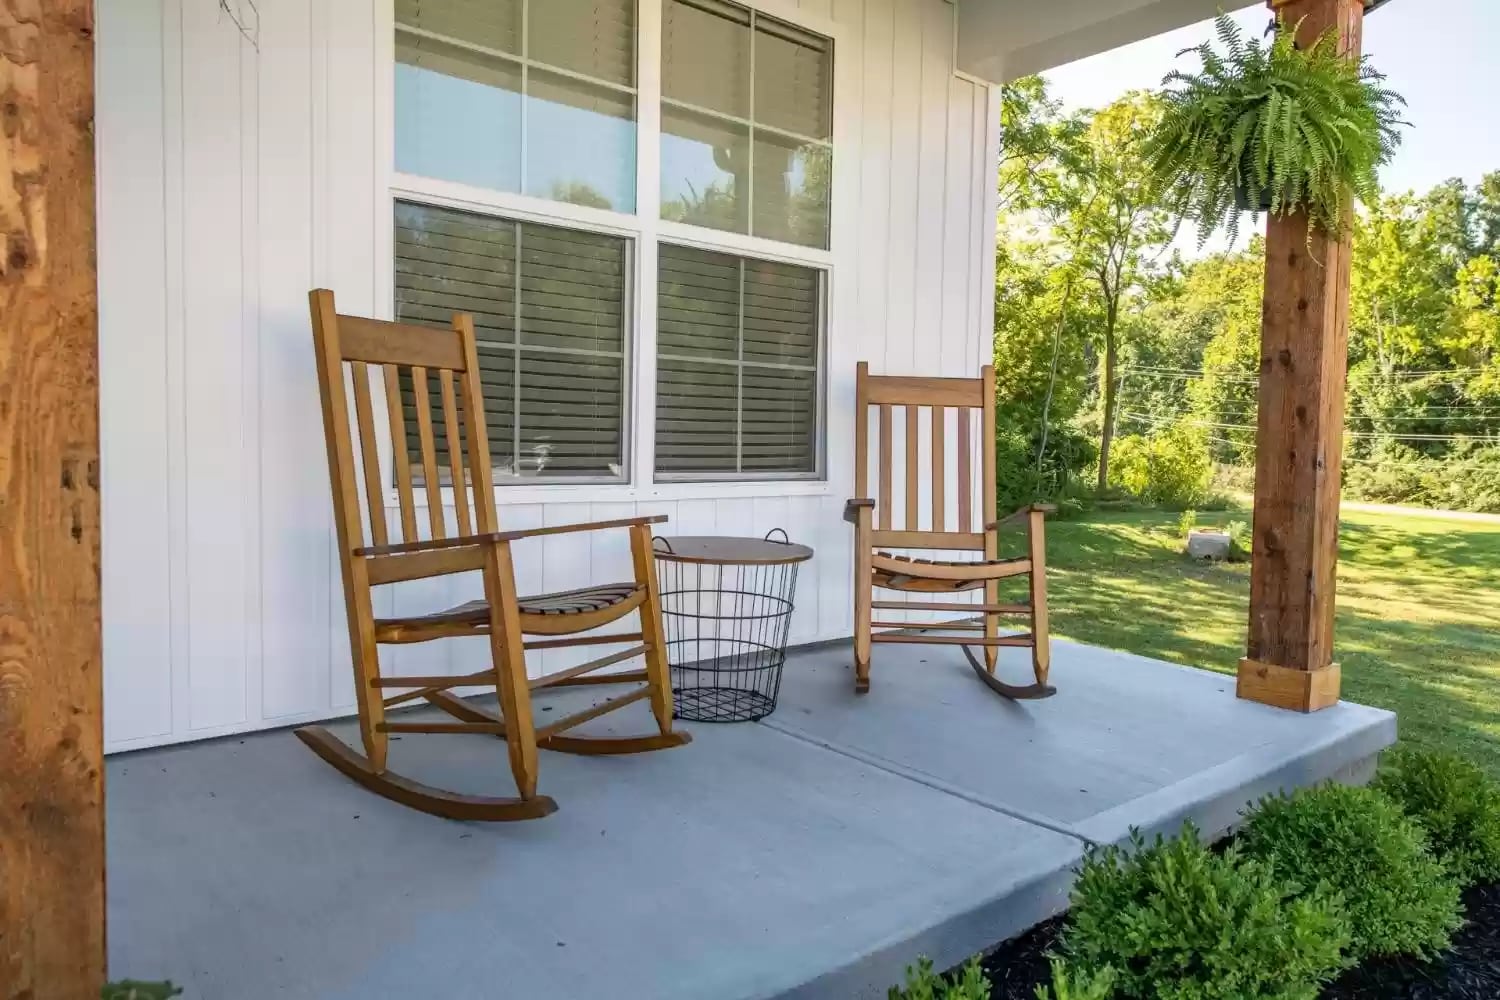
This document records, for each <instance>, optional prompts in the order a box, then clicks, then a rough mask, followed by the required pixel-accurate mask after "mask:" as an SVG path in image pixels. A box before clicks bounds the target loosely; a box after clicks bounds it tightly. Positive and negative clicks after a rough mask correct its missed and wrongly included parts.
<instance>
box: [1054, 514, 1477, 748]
mask: <svg viewBox="0 0 1500 1000" xmlns="http://www.w3.org/2000/svg"><path fill="white" fill-rule="evenodd" d="M1236 519H1238V520H1248V519H1249V515H1248V513H1244V512H1240V513H1229V514H1200V515H1199V518H1198V523H1199V526H1200V527H1208V526H1210V525H1224V524H1227V523H1228V522H1229V521H1231V520H1236ZM1177 521H1178V516H1177V515H1176V514H1158V513H1099V514H1091V515H1088V520H1086V521H1064V522H1056V523H1052V524H1049V526H1048V539H1047V543H1048V544H1047V549H1048V552H1047V558H1048V563H1049V581H1048V583H1049V591H1050V594H1051V600H1050V601H1049V603H1050V605H1051V607H1052V625H1053V629H1054V630H1055V631H1056V633H1057V634H1059V635H1062V636H1066V637H1067V638H1070V639H1076V640H1078V641H1080V642H1087V643H1092V644H1094V645H1099V646H1109V647H1113V648H1116V649H1126V650H1131V651H1132V652H1136V653H1141V654H1144V655H1147V656H1152V657H1156V658H1158V659H1163V660H1171V661H1174V662H1177V663H1187V664H1192V665H1194V666H1200V667H1206V668H1208V669H1211V670H1219V671H1223V672H1225V673H1233V672H1234V669H1235V664H1236V663H1237V662H1238V660H1239V657H1240V656H1242V655H1243V654H1244V643H1245V614H1246V603H1247V600H1248V593H1249V567H1248V566H1245V565H1233V566H1231V565H1202V564H1197V563H1194V562H1192V561H1190V560H1188V559H1186V558H1185V557H1183V556H1181V555H1180V554H1179V549H1180V548H1181V540H1180V537H1179V533H1178V527H1177ZM1335 646H1336V656H1337V659H1338V660H1339V662H1340V663H1342V664H1343V694H1344V697H1346V698H1348V699H1350V700H1352V701H1358V702H1363V703H1365V704H1368V705H1378V706H1381V707H1383V708H1389V709H1393V710H1395V711H1396V712H1397V713H1398V715H1399V725H1400V730H1401V737H1402V739H1403V740H1405V741H1407V742H1410V743H1417V744H1423V745H1426V746H1434V747H1444V748H1447V749H1449V750H1453V751H1456V752H1459V753H1462V754H1464V755H1465V756H1467V757H1469V758H1471V759H1472V760H1475V761H1477V762H1478V763H1480V764H1481V765H1482V766H1484V767H1485V768H1486V769H1488V770H1489V771H1490V773H1492V774H1495V775H1496V776H1500V525H1496V524H1477V523H1468V522H1462V521H1444V520H1438V519H1431V518H1414V517H1394V516H1390V515H1385V514H1349V515H1348V516H1346V517H1345V518H1344V522H1343V532H1342V542H1341V545H1340V550H1339V594H1338V622H1337V629H1336V633H1335Z"/></svg>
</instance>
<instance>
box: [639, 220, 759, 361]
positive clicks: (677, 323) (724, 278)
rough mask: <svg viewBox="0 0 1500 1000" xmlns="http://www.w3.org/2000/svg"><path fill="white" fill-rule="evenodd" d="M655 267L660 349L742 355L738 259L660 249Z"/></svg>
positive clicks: (730, 356) (705, 354) (665, 246)
mask: <svg viewBox="0 0 1500 1000" xmlns="http://www.w3.org/2000/svg"><path fill="white" fill-rule="evenodd" d="M657 267H658V285H659V293H658V298H657V302H656V314H657V333H656V344H657V350H658V351H659V352H660V353H662V354H675V355H685V356H688V357H698V358H721V359H730V360H732V359H734V358H735V357H736V356H737V355H738V353H739V325H740V319H739V294H740V260H739V258H738V257H731V256H729V255H727V254H721V253H709V252H707V251H705V250H692V249H689V248H687V247H675V246H671V245H670V244H662V245H661V253H660V257H659V263H658V265H657Z"/></svg>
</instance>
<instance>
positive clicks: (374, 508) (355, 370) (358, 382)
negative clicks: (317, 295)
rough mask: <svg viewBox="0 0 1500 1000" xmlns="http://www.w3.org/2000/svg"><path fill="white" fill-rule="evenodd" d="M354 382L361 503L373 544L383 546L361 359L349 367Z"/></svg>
mask: <svg viewBox="0 0 1500 1000" xmlns="http://www.w3.org/2000/svg"><path fill="white" fill-rule="evenodd" d="M349 368H350V382H352V383H353V384H354V415H355V419H356V420H357V421H358V422H359V440H360V446H359V457H360V460H361V464H362V465H363V466H364V473H365V503H366V510H367V511H368V513H369V517H370V534H371V536H372V537H373V538H374V540H375V544H376V545H385V544H386V543H387V542H388V541H389V540H390V536H389V535H388V533H387V532H386V530H385V490H383V489H382V488H381V486H380V456H379V455H378V454H377V453H376V451H375V444H374V442H375V411H374V408H373V407H372V406H371V405H370V367H369V365H367V364H365V363H364V362H363V361H356V362H354V363H353V364H351V365H350V366H349Z"/></svg>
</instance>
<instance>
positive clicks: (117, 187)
mask: <svg viewBox="0 0 1500 1000" xmlns="http://www.w3.org/2000/svg"><path fill="white" fill-rule="evenodd" d="M140 11H141V13H140V14H139V15H138V16H130V12H129V11H128V10H127V8H126V7H125V6H124V5H123V4H120V3H105V4H102V5H101V6H100V8H99V12H98V25H97V29H98V33H99V37H100V39H101V43H100V45H99V52H98V68H97V72H98V89H99V91H100V92H101V93H106V94H114V95H116V96H117V99H116V100H113V101H106V102H101V104H102V107H101V109H100V110H101V113H100V114H99V115H98V117H97V120H96V137H97V143H98V147H97V151H96V156H97V159H98V166H97V170H98V213H99V228H100V231H101V232H103V231H120V232H130V233H132V234H133V236H134V240H135V254H134V255H133V256H132V257H131V258H128V259H127V258H125V257H122V256H120V255H114V254H105V255H102V256H101V257H100V260H99V375H100V379H99V381H100V387H99V388H100V407H101V410H102V411H103V412H105V413H109V414H111V415H112V416H113V417H114V419H111V420H105V421H102V422H101V424H100V469H101V476H102V477H103V479H104V480H106V481H108V483H109V485H110V495H109V498H108V499H109V500H110V501H111V502H107V503H105V504H104V505H103V525H102V528H103V531H102V536H103V537H102V545H103V551H102V556H101V558H102V565H103V574H102V577H103V578H102V586H103V608H104V622H103V626H104V645H105V647H106V648H108V649H109V650H111V652H112V654H113V655H112V656H111V657H109V658H107V659H106V660H105V664H104V666H105V671H104V687H105V706H106V708H105V717H104V721H105V739H106V740H107V741H108V742H109V743H111V744H115V743H129V742H131V741H139V740H150V739H153V738H156V737H161V736H169V735H170V734H171V731H172V633H171V625H172V618H171V615H170V614H166V615H163V614H161V613H160V609H161V606H162V604H163V598H164V597H165V596H166V595H168V594H170V592H171V566H170V562H169V558H170V553H171V551H172V547H171V521H170V514H169V509H170V506H171V502H170V498H169V489H170V486H169V484H170V482H171V464H170V459H169V455H168V441H169V440H170V429H171V424H170V417H169V406H168V399H169V397H170V392H169V390H168V386H167V384H166V379H167V373H168V371H169V367H168V363H167V351H168V346H167V337H168V312H169V305H168V301H167V287H168V281H167V228H166V227H167V204H166V190H165V184H164V180H165V177H166V158H167V151H166V143H167V138H168V132H167V128H166V117H167V115H166V106H165V98H166V81H165V72H166V58H167V52H166V47H165V44H164V34H165V33H164V32H163V31H162V18H163V16H164V14H163V10H162V4H161V3H160V2H152V3H147V4H143V6H142V7H141V8H140ZM148 14H149V15H150V16H149V17H148V16H146V15H148ZM135 164H138V165H139V166H140V169H132V165H135ZM143 388H145V389H146V391H144V392H143V391H141V390H142V389H143Z"/></svg>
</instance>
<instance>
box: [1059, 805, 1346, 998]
mask: <svg viewBox="0 0 1500 1000" xmlns="http://www.w3.org/2000/svg"><path fill="white" fill-rule="evenodd" d="M1348 940H1349V932H1348V928H1347V925H1346V920H1345V917H1344V916H1343V914H1342V912H1341V911H1340V909H1339V907H1338V903H1337V900H1335V899H1333V898H1331V896H1330V895H1329V894H1327V893H1325V892H1321V891H1314V892H1309V893H1305V894H1294V893H1293V892H1292V890H1291V888H1290V887H1288V886H1287V885H1286V884H1285V883H1284V882H1283V881H1282V880H1281V879H1279V878H1278V877H1277V876H1276V875H1275V873H1274V872H1273V871H1272V869H1271V867H1270V866H1269V865H1267V864H1264V863H1262V862H1259V861H1254V860H1251V859H1248V858H1245V857H1243V856H1242V855H1241V853H1240V850H1239V848H1238V847H1236V846H1230V847H1229V848H1228V849H1227V850H1226V851H1224V852H1223V853H1222V854H1216V853H1215V852H1214V851H1212V850H1210V849H1209V847H1208V846H1206V845H1205V844H1203V842H1202V841H1201V840H1200V839H1199V837H1198V831H1197V830H1196V829H1195V828H1194V827H1193V826H1192V825H1191V824H1187V825H1185V826H1184V828H1183V832H1182V833H1181V834H1180V835H1179V836H1177V837H1174V838H1172V839H1171V840H1163V839H1162V838H1160V837H1158V838H1157V839H1156V841H1155V843H1153V844H1150V845H1148V844H1146V842H1145V841H1144V840H1143V839H1142V838H1141V837H1140V836H1139V835H1137V836H1136V837H1135V838H1134V841H1133V844H1132V848H1131V850H1129V851H1122V850H1120V849H1119V848H1117V847H1108V848H1104V849H1099V850H1094V851H1091V852H1090V853H1089V855H1088V856H1087V857H1086V858H1085V859H1084V863H1083V866H1082V868H1081V869H1080V871H1079V875H1078V881H1077V884H1076V885H1075V886H1074V889H1073V898H1072V915H1071V920H1070V923H1069V926H1068V929H1067V930H1066V931H1065V932H1064V935H1063V949H1064V952H1065V955H1066V957H1067V959H1068V962H1069V964H1070V966H1071V967H1073V968H1075V969H1094V970H1102V969H1105V968H1112V969H1113V970H1115V973H1116V976H1117V982H1116V983H1115V989H1116V991H1117V992H1118V994H1119V995H1120V996H1122V997H1137V998H1141V1000H1243V998H1245V997H1257V998H1264V1000H1312V998H1313V997H1315V996H1316V995H1317V992H1318V984H1319V983H1321V982H1323V981H1324V980H1326V979H1327V978H1329V976H1330V975H1332V973H1333V972H1334V971H1336V970H1337V969H1338V968H1339V967H1340V966H1341V965H1342V964H1343V959H1342V951H1343V948H1344V946H1345V945H1346V944H1347V943H1348Z"/></svg>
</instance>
